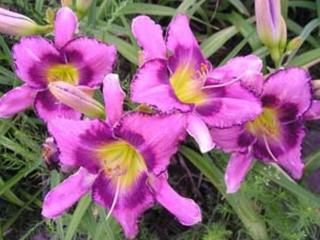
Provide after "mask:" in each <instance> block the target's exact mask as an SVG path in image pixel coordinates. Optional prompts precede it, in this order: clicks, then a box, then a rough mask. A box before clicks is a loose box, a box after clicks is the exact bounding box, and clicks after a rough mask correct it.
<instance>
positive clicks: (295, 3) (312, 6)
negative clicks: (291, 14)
mask: <svg viewBox="0 0 320 240" xmlns="http://www.w3.org/2000/svg"><path fill="white" fill-rule="evenodd" d="M288 5H289V7H292V8H296V7H301V8H307V9H311V10H314V9H316V7H317V6H316V3H315V2H312V1H305V0H304V1H293V0H291V1H289V3H288Z"/></svg>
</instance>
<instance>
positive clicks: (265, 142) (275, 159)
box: [263, 135, 279, 162]
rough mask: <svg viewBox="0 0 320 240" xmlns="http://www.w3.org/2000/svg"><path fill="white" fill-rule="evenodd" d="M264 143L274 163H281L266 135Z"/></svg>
mask: <svg viewBox="0 0 320 240" xmlns="http://www.w3.org/2000/svg"><path fill="white" fill-rule="evenodd" d="M263 141H264V144H265V147H266V149H267V151H268V153H269V154H270V156H271V158H272V159H273V161H275V162H279V161H278V159H277V158H276V157H275V156H274V155H273V153H272V151H271V149H270V146H269V143H268V141H267V138H266V136H265V135H263Z"/></svg>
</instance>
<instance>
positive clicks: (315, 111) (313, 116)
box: [303, 100, 320, 120]
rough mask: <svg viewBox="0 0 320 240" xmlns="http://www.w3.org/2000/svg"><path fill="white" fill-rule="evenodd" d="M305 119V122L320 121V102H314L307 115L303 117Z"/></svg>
mask: <svg viewBox="0 0 320 240" xmlns="http://www.w3.org/2000/svg"><path fill="white" fill-rule="evenodd" d="M303 119H305V120H318V119H320V101H318V100H313V101H312V104H311V107H310V108H309V110H308V111H307V112H305V114H304V115H303Z"/></svg>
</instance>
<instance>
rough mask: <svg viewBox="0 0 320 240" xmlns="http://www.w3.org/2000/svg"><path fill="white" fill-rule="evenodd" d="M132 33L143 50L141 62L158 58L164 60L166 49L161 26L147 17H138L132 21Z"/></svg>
mask: <svg viewBox="0 0 320 240" xmlns="http://www.w3.org/2000/svg"><path fill="white" fill-rule="evenodd" d="M131 28H132V33H133V35H134V36H135V38H136V39H137V42H138V44H139V46H140V47H141V48H142V49H143V61H142V62H141V65H142V64H143V63H145V62H147V61H149V60H152V59H156V58H160V59H166V53H167V48H166V45H165V42H164V39H163V33H162V29H161V26H160V25H158V24H156V23H155V22H154V21H153V20H152V19H150V18H149V17H148V16H138V17H136V18H134V19H133V21H132V27H131Z"/></svg>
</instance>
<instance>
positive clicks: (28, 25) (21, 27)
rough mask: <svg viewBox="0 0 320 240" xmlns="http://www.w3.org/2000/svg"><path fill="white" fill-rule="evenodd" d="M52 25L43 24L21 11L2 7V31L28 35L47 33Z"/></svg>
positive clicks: (0, 19)
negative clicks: (16, 11) (20, 12)
mask: <svg viewBox="0 0 320 240" xmlns="http://www.w3.org/2000/svg"><path fill="white" fill-rule="evenodd" d="M51 29H52V27H51V26H41V25H38V24H37V23H36V22H35V21H33V20H32V19H30V18H28V17H27V16H24V15H22V14H19V13H15V12H12V11H9V10H6V9H3V8H0V32H1V33H5V34H9V35H14V36H19V37H21V36H27V35H35V34H40V33H47V32H49V31H50V30H51Z"/></svg>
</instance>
